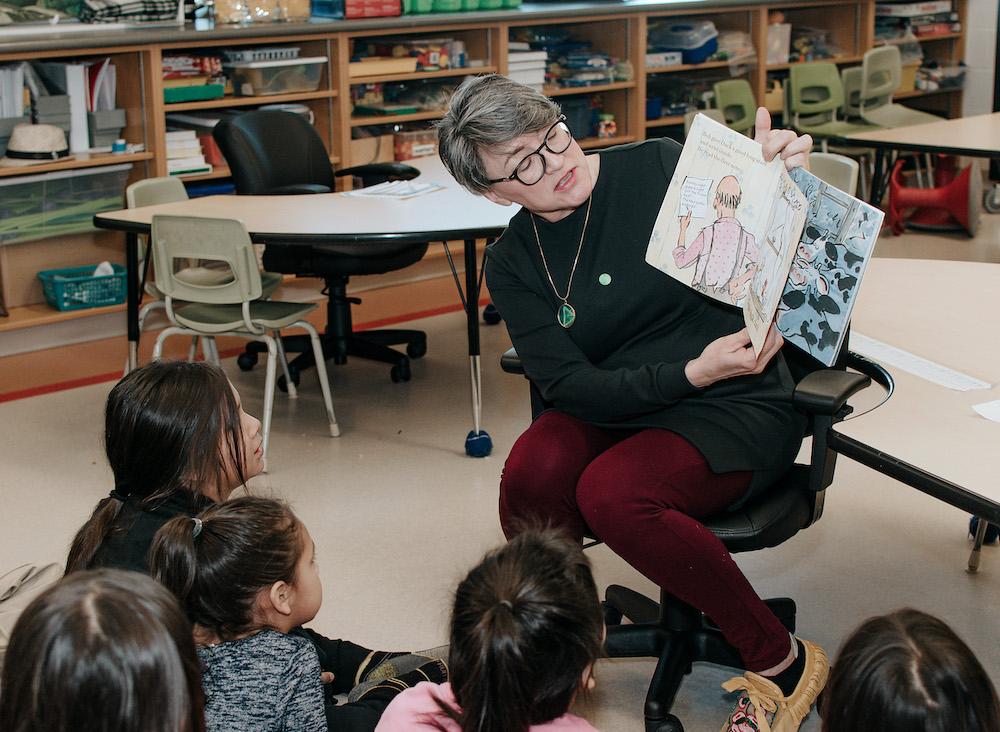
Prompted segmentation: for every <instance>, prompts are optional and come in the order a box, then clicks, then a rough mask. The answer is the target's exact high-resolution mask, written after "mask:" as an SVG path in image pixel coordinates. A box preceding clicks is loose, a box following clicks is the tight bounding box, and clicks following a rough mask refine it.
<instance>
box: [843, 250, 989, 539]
mask: <svg viewBox="0 0 1000 732" xmlns="http://www.w3.org/2000/svg"><path fill="white" fill-rule="evenodd" d="M868 267H869V269H868V272H867V273H866V274H865V279H864V282H863V284H862V287H861V291H860V294H859V297H858V302H857V305H856V306H855V310H854V313H853V317H852V320H851V330H852V333H861V334H864V335H866V336H869V337H871V338H874V339H877V340H879V341H882V342H884V343H887V344H889V345H891V346H895V347H897V348H901V349H903V350H905V351H908V352H910V353H913V354H916V355H917V356H920V357H922V358H925V359H927V360H929V361H933V362H935V363H938V364H941V365H944V366H947V367H949V368H951V369H954V370H955V371H960V372H962V373H964V374H968V375H969V376H973V377H975V378H978V379H981V380H983V381H985V382H988V383H989V384H991V385H992V388H990V389H986V390H975V391H955V390H952V389H948V388H946V387H943V386H940V385H938V384H936V383H933V382H931V381H928V380H926V379H924V378H922V377H920V376H916V375H914V374H911V373H908V372H906V371H903V370H901V369H899V368H894V367H892V366H887V368H888V370H889V371H890V372H891V373H892V375H893V378H894V380H895V392H894V393H893V395H892V396H891V397H890V398H889V400H888V401H887V402H886V403H885V404H883V405H882V406H880V407H879V408H878V409H875V410H873V411H872V412H871V413H869V414H864V415H862V416H860V417H858V418H856V419H849V420H847V421H844V422H841V423H839V424H837V425H834V428H833V431H834V432H833V435H831V446H833V447H834V448H835V449H837V451H838V452H843V454H845V455H847V456H848V457H851V458H852V459H855V460H859V461H860V462H863V463H865V464H866V465H868V466H869V467H872V468H874V469H876V470H878V471H879V472H882V473H885V474H887V475H890V476H892V477H894V478H897V479H899V480H901V481H903V482H904V483H907V484H908V485H911V486H913V487H915V488H917V489H919V490H921V491H924V492H925V493H928V494H930V495H933V496H935V497H937V498H939V499H941V500H943V501H946V502H948V503H950V504H952V505H954V506H957V507H959V508H961V509H962V510H965V511H968V512H969V513H972V514H975V515H977V516H980V517H982V518H985V519H986V520H988V521H990V522H992V523H1000V479H998V472H1000V471H998V462H997V459H998V453H1000V424H998V423H996V422H992V421H990V420H987V419H985V418H984V417H982V416H980V415H979V414H977V413H976V412H974V411H973V410H972V405H973V404H979V403H982V402H987V401H993V400H996V399H1000V337H998V336H1000V310H998V308H997V293H998V292H1000V264H983V263H977V262H952V261H931V260H919V259H873V260H872V261H871V262H870V263H869V265H868ZM980 525H981V526H982V527H985V522H980Z"/></svg>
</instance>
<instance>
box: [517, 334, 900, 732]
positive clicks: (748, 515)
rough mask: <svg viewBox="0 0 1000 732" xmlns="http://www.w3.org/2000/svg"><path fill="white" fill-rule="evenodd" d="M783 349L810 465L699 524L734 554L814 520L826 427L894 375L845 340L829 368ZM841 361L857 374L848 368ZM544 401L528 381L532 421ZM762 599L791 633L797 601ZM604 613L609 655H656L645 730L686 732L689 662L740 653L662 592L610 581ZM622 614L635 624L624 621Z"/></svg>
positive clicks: (825, 482) (828, 476) (729, 660)
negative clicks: (683, 692)
mask: <svg viewBox="0 0 1000 732" xmlns="http://www.w3.org/2000/svg"><path fill="white" fill-rule="evenodd" d="M784 354H785V358H786V360H787V362H788V364H789V368H790V369H791V371H792V375H793V376H794V377H795V380H796V384H797V386H796V387H795V393H794V397H793V400H794V403H795V406H796V407H797V408H798V409H800V410H802V411H803V412H805V413H806V415H807V416H808V418H809V433H810V434H811V435H812V454H811V457H810V461H809V463H808V464H798V463H796V464H795V465H793V466H792V467H791V468H790V469H789V471H788V472H787V473H786V474H785V476H784V477H783V478H782V479H781V480H779V481H778V482H777V483H776V484H775V485H774V486H773V487H771V488H770V489H768V490H766V491H764V492H762V493H761V494H760V495H759V496H757V497H756V498H754V499H751V500H750V501H748V502H747V503H746V504H745V505H743V506H742V507H741V508H739V509H737V510H735V511H727V512H725V513H721V514H719V515H717V516H713V517H711V518H709V519H708V520H706V521H704V522H703V523H704V524H705V526H706V527H707V528H708V529H709V530H710V531H711V532H712V533H713V534H715V535H716V536H718V537H719V538H720V539H721V540H722V542H723V543H724V544H725V545H726V548H727V549H728V550H729V551H730V552H732V553H736V552H748V551H755V550H757V549H765V548H767V547H774V546H777V545H779V544H781V543H783V542H785V541H786V540H788V539H790V538H791V537H792V536H794V535H795V534H796V533H798V532H799V531H800V530H802V529H804V528H806V527H807V526H810V525H811V524H813V523H815V522H816V521H818V520H819V518H820V516H821V515H822V514H823V499H824V491H825V489H826V488H827V486H829V485H830V483H831V482H832V481H833V471H834V465H835V463H836V459H837V455H836V453H834V452H833V451H832V450H830V449H829V446H828V444H827V435H828V432H829V430H830V428H831V427H832V425H833V424H834V423H835V422H838V421H840V420H841V419H843V418H844V417H846V416H847V415H848V414H850V412H851V407H849V406H848V405H847V400H848V399H849V398H850V397H851V396H852V395H854V394H856V393H857V392H858V391H860V390H861V389H864V388H865V387H867V386H868V385H869V384H870V383H871V382H872V381H873V380H874V381H875V382H877V383H878V384H880V385H882V386H883V387H884V388H885V389H886V391H887V392H889V393H891V391H892V377H891V376H890V375H889V374H888V373H887V372H886V371H885V370H884V369H883V368H882V367H881V366H879V365H878V364H875V363H873V362H871V361H868V360H866V359H864V358H862V357H861V356H857V355H855V354H853V353H850V352H848V351H846V345H845V349H844V351H843V352H842V357H841V359H840V360H839V362H838V365H837V366H836V367H834V368H825V367H823V366H822V365H821V364H819V362H817V361H815V360H813V359H812V358H811V357H810V356H808V355H806V354H804V353H803V352H801V351H799V350H798V349H796V348H794V347H792V346H788V347H786V348H785V349H784ZM500 366H501V368H502V369H503V370H504V371H506V372H507V373H510V374H524V369H523V368H522V366H521V361H520V359H519V358H518V355H517V352H516V351H515V350H514V349H513V348H511V349H510V350H509V351H507V352H506V353H504V354H503V356H501V358H500ZM846 366H849V367H850V368H852V369H855V370H856V371H858V372H860V373H853V372H850V371H847V370H846V368H845V367H846ZM529 383H530V382H529ZM549 406H550V405H548V404H547V403H546V402H545V400H544V399H543V397H542V395H541V393H540V392H539V390H538V389H537V388H536V387H535V385H534V384H531V412H532V419H534V418H536V417H538V415H539V414H541V413H542V412H543V411H544V410H545V409H547V408H548V407H549ZM594 538H595V539H596V541H594V542H593V543H594V544H597V543H600V537H594ZM588 546H590V545H589V544H588ZM765 602H766V603H767V605H768V607H770V608H771V610H772V611H773V612H774V614H775V615H776V616H777V617H778V618H779V619H780V620H781V622H782V624H783V625H784V626H785V627H786V628H788V630H789V632H795V602H794V600H792V599H791V598H787V597H783V598H775V599H770V600H765ZM604 614H605V621H606V622H607V624H608V636H607V641H606V642H605V651H606V652H607V654H608V656H609V657H611V658H636V657H651V658H657V659H659V660H658V663H657V665H656V671H655V672H654V673H653V679H652V681H651V682H650V685H649V690H648V691H647V692H646V704H645V710H644V712H645V720H646V732H683V729H684V728H683V726H682V725H681V722H680V720H678V719H677V717H675V716H674V715H672V714H670V708H671V707H672V706H673V703H674V698H675V697H676V696H677V691H678V690H679V689H680V685H681V682H682V681H683V679H684V676H685V675H686V674H688V673H690V672H691V665H692V664H693V663H697V662H705V663H714V664H718V665H721V666H729V667H732V668H736V669H741V670H743V669H742V661H741V659H740V656H739V653H738V652H737V650H736V649H735V648H733V647H732V646H730V645H729V644H728V643H726V641H725V639H724V638H723V637H722V633H721V632H720V631H719V629H718V628H716V627H715V626H714V625H713V623H712V621H711V620H710V619H709V618H708V617H707V616H705V615H704V614H703V613H701V612H700V611H699V610H697V609H695V608H693V607H691V606H690V605H687V604H686V603H683V602H681V601H680V600H678V599H677V598H675V597H673V596H672V595H670V594H668V593H667V592H665V591H663V590H661V591H660V601H659V603H657V602H655V601H653V600H651V599H649V598H647V597H645V596H643V595H640V594H639V593H638V592H635V591H634V590H630V589H628V588H626V587H621V586H619V585H611V586H609V587H608V589H607V591H606V593H605V602H604ZM623 616H624V617H625V618H628V619H629V620H630V621H632V623H631V624H629V625H622V624H621V621H622V617H623Z"/></svg>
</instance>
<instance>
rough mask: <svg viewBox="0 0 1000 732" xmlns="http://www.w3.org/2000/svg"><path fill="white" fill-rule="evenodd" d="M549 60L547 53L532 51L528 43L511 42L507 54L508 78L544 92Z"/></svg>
mask: <svg viewBox="0 0 1000 732" xmlns="http://www.w3.org/2000/svg"><path fill="white" fill-rule="evenodd" d="M547 60H548V54H547V53H546V52H545V51H532V50H531V49H530V47H529V46H528V44H527V43H519V42H515V41H511V42H510V48H509V50H508V52H507V78H509V79H510V80H512V81H517V82H519V83H521V84H525V85H526V86H530V87H531V88H532V89H536V90H537V91H544V88H545V64H546V61H547Z"/></svg>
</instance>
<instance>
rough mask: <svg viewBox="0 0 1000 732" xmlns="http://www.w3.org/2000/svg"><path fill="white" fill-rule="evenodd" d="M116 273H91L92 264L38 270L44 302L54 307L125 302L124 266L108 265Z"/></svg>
mask: <svg viewBox="0 0 1000 732" xmlns="http://www.w3.org/2000/svg"><path fill="white" fill-rule="evenodd" d="M111 266H112V267H113V268H114V270H115V272H114V274H109V275H100V276H97V277H95V276H94V269H95V267H94V265H90V266H88V267H69V268H67V269H46V270H42V271H41V272H39V273H38V279H40V280H41V281H42V290H43V291H44V292H45V301H46V302H47V303H48V304H49V305H51V306H52V307H54V308H55V309H56V310H82V309H83V308H97V307H101V306H102V305H119V304H121V303H123V302H125V274H126V273H125V268H124V267H123V266H121V265H120V264H113V265H111Z"/></svg>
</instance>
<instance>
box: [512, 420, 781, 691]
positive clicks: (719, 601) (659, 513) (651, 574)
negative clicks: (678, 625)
mask: <svg viewBox="0 0 1000 732" xmlns="http://www.w3.org/2000/svg"><path fill="white" fill-rule="evenodd" d="M751 477H752V474H751V473H749V472H734V473H723V474H716V473H713V472H712V471H711V469H710V468H709V467H708V464H707V463H706V462H705V458H703V457H702V455H701V453H699V452H698V451H697V450H696V449H695V448H694V446H693V445H691V443H690V442H688V441H687V440H685V439H684V438H683V437H681V436H679V435H677V434H675V433H673V432H669V431H667V430H663V429H645V430H641V431H639V432H627V431H621V430H606V429H602V428H600V427H595V426H593V425H590V424H587V423H586V422H582V421H580V420H578V419H576V418H574V417H570V416H567V415H565V414H563V413H561V412H556V411H549V412H546V413H544V414H542V415H541V416H540V417H539V418H538V419H536V420H535V421H534V423H532V425H531V427H529V428H528V430H527V431H526V432H525V433H524V434H522V435H521V436H520V437H519V438H518V440H517V442H516V443H515V444H514V447H513V448H512V449H511V452H510V456H509V457H508V458H507V462H506V464H505V465H504V471H503V477H502V478H501V481H500V522H501V525H502V526H503V530H504V533H505V534H506V535H507V537H508V538H510V537H511V535H512V534H513V533H516V530H517V526H518V522H519V521H531V520H538V519H541V520H544V521H549V522H551V523H552V524H554V525H556V526H562V527H564V528H566V529H568V530H569V531H570V533H571V534H572V535H573V536H574V537H575V538H577V539H582V537H583V535H584V532H585V531H586V530H587V528H588V527H589V529H590V530H591V532H592V533H593V535H595V536H597V537H599V538H600V539H601V540H602V541H603V542H604V543H605V544H607V545H608V547H610V548H611V549H612V550H613V551H614V552H615V553H616V554H618V556H620V557H621V558H622V559H624V560H625V561H626V562H628V563H629V564H630V565H632V566H633V567H635V568H636V569H637V570H639V571H640V572H642V574H644V575H645V576H646V577H648V578H649V579H651V580H652V581H653V582H655V583H656V584H657V585H659V586H660V587H662V588H663V589H665V590H666V591H667V592H669V593H670V594H671V595H673V596H674V597H677V598H679V599H680V600H682V601H684V602H686V603H688V604H689V605H693V606H694V607H696V608H698V609H699V610H701V611H702V612H704V613H705V614H706V615H708V616H709V617H710V618H711V619H712V620H713V621H714V622H715V623H716V624H717V625H718V626H719V628H721V629H722V633H723V635H724V636H725V638H726V640H727V641H728V642H729V643H730V644H732V645H733V646H735V647H736V648H737V649H738V650H739V652H740V655H741V656H742V658H743V662H744V664H745V665H746V668H747V669H748V670H751V671H763V670H766V669H769V668H771V667H772V666H776V665H778V664H779V663H781V662H782V661H783V660H784V659H785V658H786V657H787V656H788V653H789V650H790V641H789V637H788V631H787V630H786V629H785V628H784V626H782V625H781V623H780V622H779V620H778V619H777V618H776V617H775V616H774V613H772V612H771V611H770V610H769V609H768V607H767V606H766V605H765V604H764V603H763V602H762V601H761V599H760V597H758V596H757V593H756V592H754V590H753V588H752V587H751V586H750V583H749V582H748V581H747V579H746V577H744V576H743V573H742V572H741V571H740V569H739V567H737V566H736V563H735V562H734V561H733V558H732V557H731V556H730V554H729V552H728V551H727V550H726V547H725V546H724V545H723V543H722V542H721V541H720V540H719V539H718V538H717V537H716V536H715V535H714V534H712V532H710V531H709V530H708V529H706V528H705V527H704V526H703V525H702V524H701V523H699V522H698V519H699V518H704V517H707V516H711V515H712V514H716V513H719V512H720V511H723V510H724V509H725V508H726V507H727V506H729V505H730V504H732V503H734V502H735V501H737V500H738V499H739V498H740V497H741V496H742V495H743V494H744V493H745V492H746V490H747V488H748V487H749V485H750V478H751Z"/></svg>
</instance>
